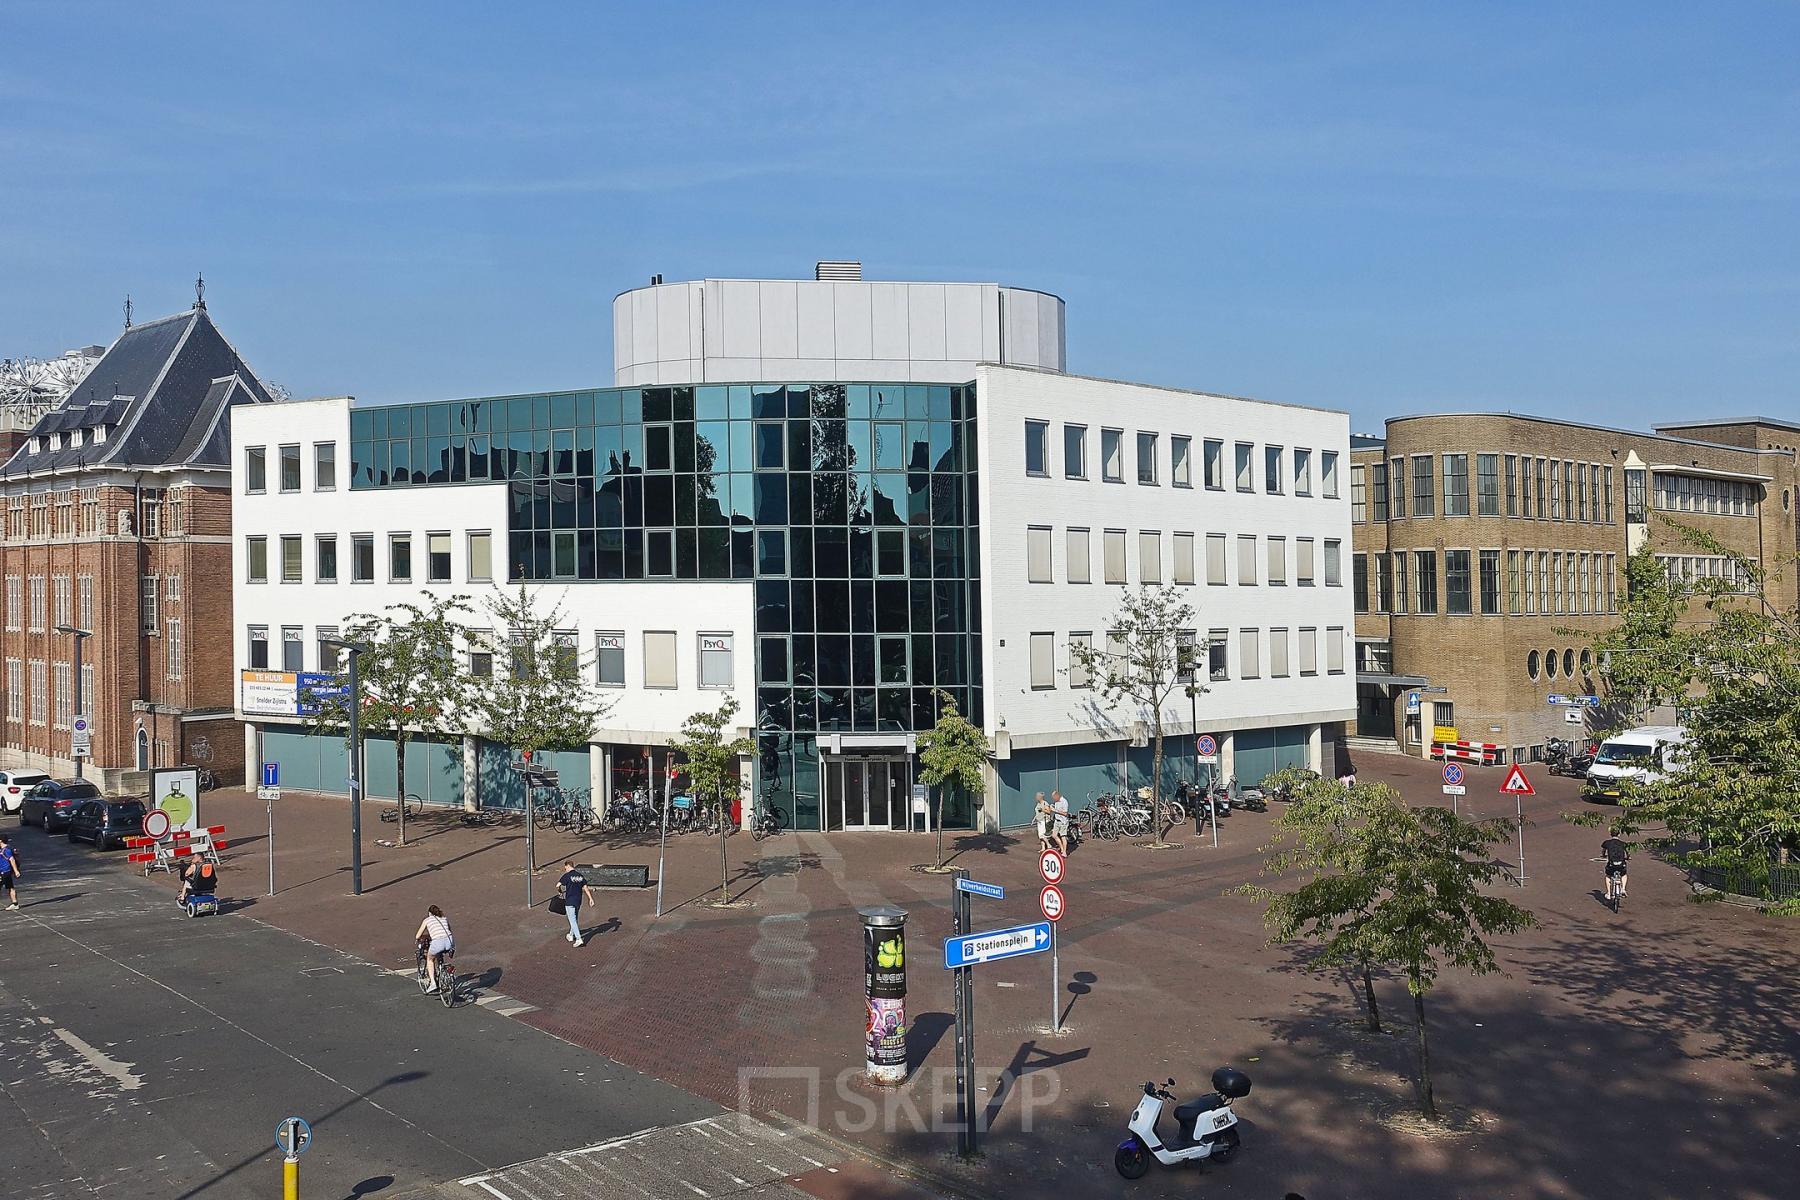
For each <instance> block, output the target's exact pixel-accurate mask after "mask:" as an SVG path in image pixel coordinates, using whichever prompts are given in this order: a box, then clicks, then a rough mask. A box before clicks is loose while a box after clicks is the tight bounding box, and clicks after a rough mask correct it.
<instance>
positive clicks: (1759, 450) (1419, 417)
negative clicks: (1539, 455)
mask: <svg viewBox="0 0 1800 1200" xmlns="http://www.w3.org/2000/svg"><path fill="white" fill-rule="evenodd" d="M1440 417H1488V418H1493V417H1499V418H1502V419H1505V420H1512V421H1536V422H1537V423H1538V424H1540V425H1562V426H1565V427H1566V428H1569V429H1583V430H1588V431H1590V432H1593V433H1616V434H1618V435H1619V436H1620V437H1635V438H1654V439H1656V440H1659V441H1664V442H1679V443H1680V444H1682V445H1684V446H1705V447H1707V448H1708V449H1712V450H1736V451H1737V452H1738V453H1740V454H1790V453H1792V451H1788V450H1770V449H1766V448H1764V447H1761V446H1730V445H1726V444H1725V443H1724V442H1708V441H1705V440H1703V439H1701V438H1690V437H1676V436H1674V435H1673V434H1667V433H1660V432H1657V431H1656V430H1649V431H1646V430H1642V429H1617V428H1614V427H1613V426H1610V425H1595V424H1594V423H1593V422H1591V421H1565V420H1563V419H1561V418H1560V417H1540V416H1537V415H1536V414H1534V413H1516V412H1443V413H1411V414H1409V415H1407V416H1403V417H1389V418H1388V419H1387V423H1388V424H1389V425H1394V424H1397V423H1399V422H1401V421H1434V420H1437V419H1438V418H1440ZM1708 423H1709V424H1715V425H1718V424H1725V422H1722V421H1713V422H1708ZM1659 428H1681V427H1680V426H1661V427H1659ZM1790 428H1800V426H1790Z"/></svg>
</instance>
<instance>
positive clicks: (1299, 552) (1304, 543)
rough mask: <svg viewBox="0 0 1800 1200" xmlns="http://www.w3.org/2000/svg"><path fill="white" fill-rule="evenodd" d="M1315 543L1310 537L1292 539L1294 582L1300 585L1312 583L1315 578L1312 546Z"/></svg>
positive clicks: (1305, 585) (1304, 585)
mask: <svg viewBox="0 0 1800 1200" xmlns="http://www.w3.org/2000/svg"><path fill="white" fill-rule="evenodd" d="M1315 544H1316V543H1315V542H1314V541H1313V539H1312V538H1295V539H1294V582H1295V583H1296V584H1298V585H1299V586H1300V587H1311V586H1312V585H1313V579H1314V578H1315V575H1314V563H1313V547H1314V545H1315Z"/></svg>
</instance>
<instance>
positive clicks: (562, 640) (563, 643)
mask: <svg viewBox="0 0 1800 1200" xmlns="http://www.w3.org/2000/svg"><path fill="white" fill-rule="evenodd" d="M580 675H581V635H580V634H579V633H577V632H575V630H573V629H557V630H552V631H551V634H550V676H551V678H553V679H561V680H564V681H566V682H570V683H572V682H574V681H575V680H576V679H577V678H579V677H580Z"/></svg>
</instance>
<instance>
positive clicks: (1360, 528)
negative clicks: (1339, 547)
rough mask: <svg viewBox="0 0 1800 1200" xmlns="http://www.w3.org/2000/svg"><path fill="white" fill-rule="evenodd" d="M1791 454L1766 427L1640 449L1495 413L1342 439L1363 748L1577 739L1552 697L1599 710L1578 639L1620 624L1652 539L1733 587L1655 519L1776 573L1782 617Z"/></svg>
mask: <svg viewBox="0 0 1800 1200" xmlns="http://www.w3.org/2000/svg"><path fill="white" fill-rule="evenodd" d="M1797 445H1800V426H1797V425H1794V424H1792V423H1788V422H1782V421H1775V420H1771V419H1768V418H1746V419H1742V420H1729V421H1712V422H1701V423H1696V424H1693V425H1681V426H1666V427H1662V428H1659V429H1658V430H1657V431H1656V432H1653V433H1634V432H1628V431H1623V430H1612V429H1602V428H1596V427H1594V426H1592V425H1585V424H1580V423H1576V422H1570V421H1558V420H1549V419H1544V418H1538V417H1524V416H1516V415H1511V414H1498V413H1497V414H1467V415H1464V414H1456V415H1431V416H1418V417H1400V418H1396V419H1394V420H1391V421H1389V422H1388V423H1387V430H1386V436H1385V437H1384V438H1374V437H1357V438H1353V439H1352V442H1351V510H1352V523H1353V526H1352V527H1353V541H1354V559H1353V568H1354V593H1355V606H1356V610H1357V618H1356V638H1357V714H1358V715H1357V723H1356V727H1355V731H1354V732H1355V735H1356V736H1357V737H1358V738H1359V739H1365V738H1366V739H1381V740H1384V741H1385V740H1389V739H1391V740H1392V741H1394V742H1396V743H1397V744H1398V745H1399V747H1400V748H1401V749H1403V750H1405V751H1406V752H1407V753H1411V754H1418V755H1427V754H1429V753H1430V752H1431V749H1432V743H1433V742H1434V741H1466V742H1475V743H1488V744H1493V745H1497V746H1498V747H1499V748H1500V749H1499V757H1500V759H1501V761H1513V760H1515V759H1519V758H1523V759H1526V760H1529V759H1533V758H1536V757H1537V756H1538V755H1539V754H1540V753H1541V751H1542V747H1543V745H1544V743H1545V741H1546V740H1547V739H1549V738H1552V737H1576V736H1580V735H1581V734H1582V733H1584V732H1585V725H1584V724H1576V723H1572V722H1571V719H1570V718H1569V713H1570V712H1571V711H1576V712H1580V711H1581V710H1574V709H1570V708H1567V707H1562V706H1556V705H1552V704H1551V703H1549V701H1548V697H1550V696H1551V695H1554V694H1561V695H1572V696H1581V695H1589V694H1592V692H1593V689H1594V682H1595V681H1594V679H1593V668H1594V663H1593V658H1592V655H1591V653H1590V652H1589V651H1588V650H1587V649H1586V645H1587V638H1586V637H1585V636H1583V634H1584V632H1585V631H1593V630H1599V629H1602V628H1604V627H1606V626H1607V625H1608V624H1610V623H1611V622H1612V621H1613V620H1614V619H1615V618H1614V616H1613V614H1615V613H1616V612H1617V611H1618V604H1619V601H1620V599H1621V592H1622V589H1623V588H1624V583H1625V559H1626V557H1627V555H1628V554H1629V553H1630V552H1631V550H1632V549H1633V548H1635V547H1637V546H1638V545H1640V544H1641V543H1642V541H1643V540H1644V539H1648V540H1649V541H1650V542H1651V544H1652V545H1653V546H1655V547H1656V548H1657V551H1658V553H1659V554H1661V555H1663V556H1664V557H1665V558H1666V560H1667V563H1668V569H1669V570H1671V571H1672V572H1675V573H1677V574H1680V575H1682V576H1684V577H1688V578H1694V577H1701V576H1720V575H1724V576H1726V577H1729V575H1730V572H1731V564H1730V560H1728V559H1726V558H1724V557H1722V556H1715V555H1708V554H1704V553H1700V552H1697V551H1696V550H1694V549H1693V548H1692V547H1690V546H1686V545H1684V544H1682V543H1681V540H1680V538H1679V535H1678V534H1677V533H1676V531H1674V530H1672V529H1671V528H1669V526H1668V524H1667V522H1666V521H1665V520H1664V518H1673V519H1675V520H1677V521H1680V522H1681V523H1683V524H1686V525H1690V526H1693V527H1696V528H1699V529H1702V530H1705V531H1706V532H1707V533H1709V534H1711V535H1713V536H1714V537H1715V538H1717V539H1718V540H1719V541H1720V542H1721V543H1723V544H1724V545H1725V546H1726V547H1729V548H1730V549H1732V550H1733V551H1736V552H1738V553H1741V554H1744V555H1746V556H1748V557H1750V558H1752V559H1754V560H1757V561H1758V562H1761V563H1762V564H1764V565H1765V566H1766V567H1769V568H1772V569H1779V575H1780V578H1779V579H1775V580H1773V581H1772V583H1771V592H1772V597H1773V599H1774V601H1775V602H1776V603H1778V604H1780V605H1782V606H1787V607H1791V606H1792V605H1793V604H1794V603H1795V599H1796V591H1795V588H1796V581H1795V576H1796V572H1795V570H1794V559H1795V555H1796V553H1797V552H1800V533H1797V531H1796V530H1797V527H1796V523H1795V512H1794V504H1795V489H1796V487H1797V486H1800V474H1797V471H1796V446H1797ZM1773 573H1774V572H1773V571H1772V574H1773ZM1438 689H1441V690H1438ZM1414 692H1417V693H1419V694H1418V698H1417V706H1416V709H1409V704H1408V699H1409V696H1410V695H1411V694H1412V693H1414Z"/></svg>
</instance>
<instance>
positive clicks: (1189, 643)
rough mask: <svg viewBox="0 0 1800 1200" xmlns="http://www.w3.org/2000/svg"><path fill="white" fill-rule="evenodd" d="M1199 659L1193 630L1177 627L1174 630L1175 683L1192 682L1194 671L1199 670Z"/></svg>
mask: <svg viewBox="0 0 1800 1200" xmlns="http://www.w3.org/2000/svg"><path fill="white" fill-rule="evenodd" d="M1199 666H1200V660H1199V657H1198V648H1197V646H1196V644H1195V641H1194V631H1193V630H1191V629H1178V630H1176V631H1175V681H1176V682H1177V683H1192V682H1194V675H1195V672H1197V671H1198V670H1199Z"/></svg>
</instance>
